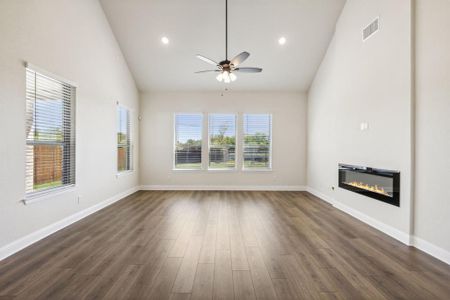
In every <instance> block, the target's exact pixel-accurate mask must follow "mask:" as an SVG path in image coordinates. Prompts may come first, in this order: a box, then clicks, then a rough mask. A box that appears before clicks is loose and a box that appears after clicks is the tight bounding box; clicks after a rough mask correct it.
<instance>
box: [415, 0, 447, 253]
mask: <svg viewBox="0 0 450 300" xmlns="http://www.w3.org/2000/svg"><path fill="white" fill-rule="evenodd" d="M416 3H417V7H416V17H417V19H416V74H417V75H416V178H415V179H416V190H415V191H416V194H415V224H414V227H415V230H414V231H415V235H416V236H417V237H419V238H421V239H424V240H426V241H428V242H431V243H432V244H434V245H436V246H438V247H441V248H443V249H445V250H446V251H448V253H450V218H449V216H450V189H449V188H448V186H449V180H450V119H449V114H450V34H449V32H448V30H447V29H448V28H449V27H450V1H448V0H433V1H430V0H418V1H417V2H416ZM448 259H449V261H450V255H448Z"/></svg>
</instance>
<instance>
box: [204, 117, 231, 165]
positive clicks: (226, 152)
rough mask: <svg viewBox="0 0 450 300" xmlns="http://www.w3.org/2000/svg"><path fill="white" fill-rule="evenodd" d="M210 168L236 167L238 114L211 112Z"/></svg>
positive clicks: (209, 123) (209, 124)
mask: <svg viewBox="0 0 450 300" xmlns="http://www.w3.org/2000/svg"><path fill="white" fill-rule="evenodd" d="M208 121H209V122H208V132H209V134H208V135H209V169H234V168H235V167H236V115H234V114H210V115H209V119H208Z"/></svg>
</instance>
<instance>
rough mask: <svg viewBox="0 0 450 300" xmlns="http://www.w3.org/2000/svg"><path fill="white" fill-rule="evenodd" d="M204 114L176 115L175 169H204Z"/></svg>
mask: <svg viewBox="0 0 450 300" xmlns="http://www.w3.org/2000/svg"><path fill="white" fill-rule="evenodd" d="M202 123H203V115H202V114H176V115H175V151H174V152H175V153H174V158H175V159H174V168H175V169H188V170H189V169H191V170H192V169H194V170H199V169H201V168H202V128H203V126H202Z"/></svg>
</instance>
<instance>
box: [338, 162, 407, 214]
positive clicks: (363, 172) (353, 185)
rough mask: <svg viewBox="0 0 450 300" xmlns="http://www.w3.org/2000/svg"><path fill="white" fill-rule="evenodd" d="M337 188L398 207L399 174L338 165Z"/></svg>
mask: <svg viewBox="0 0 450 300" xmlns="http://www.w3.org/2000/svg"><path fill="white" fill-rule="evenodd" d="M339 187H340V188H343V189H346V190H349V191H352V192H355V193H358V194H361V195H364V196H367V197H370V198H374V199H377V200H380V201H383V202H386V203H389V204H392V205H395V206H400V172H398V171H391V170H382V169H375V168H369V167H360V166H352V165H345V164H339Z"/></svg>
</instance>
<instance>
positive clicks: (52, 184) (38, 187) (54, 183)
mask: <svg viewBox="0 0 450 300" xmlns="http://www.w3.org/2000/svg"><path fill="white" fill-rule="evenodd" d="M61 185H62V182H61V180H56V181H52V182H46V183H40V184H35V185H34V186H33V189H34V190H35V191H37V190H44V189H49V188H54V187H57V186H61Z"/></svg>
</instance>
